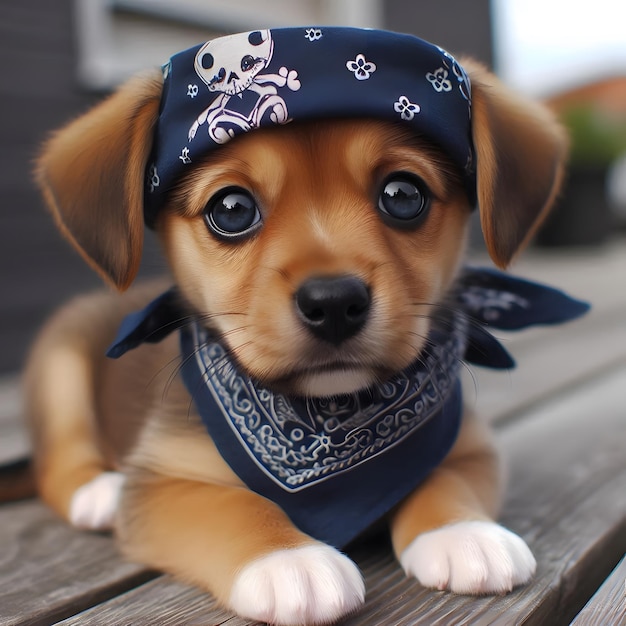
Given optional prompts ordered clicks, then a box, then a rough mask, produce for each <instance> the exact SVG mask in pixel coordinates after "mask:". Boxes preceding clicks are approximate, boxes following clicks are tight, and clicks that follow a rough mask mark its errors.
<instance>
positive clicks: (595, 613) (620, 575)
mask: <svg viewBox="0 0 626 626" xmlns="http://www.w3.org/2000/svg"><path fill="white" fill-rule="evenodd" d="M624 624H626V557H624V558H623V559H622V560H621V561H620V563H619V564H618V566H617V567H616V568H615V569H614V570H613V572H612V574H611V575H610V576H609V578H607V580H606V581H605V582H604V583H603V584H602V586H601V587H600V589H598V591H597V592H596V593H595V594H594V596H593V598H591V600H589V602H587V604H586V605H585V606H584V608H583V610H582V611H581V612H580V613H579V614H578V615H577V616H576V619H575V620H574V621H573V622H572V624H571V626H624Z"/></svg>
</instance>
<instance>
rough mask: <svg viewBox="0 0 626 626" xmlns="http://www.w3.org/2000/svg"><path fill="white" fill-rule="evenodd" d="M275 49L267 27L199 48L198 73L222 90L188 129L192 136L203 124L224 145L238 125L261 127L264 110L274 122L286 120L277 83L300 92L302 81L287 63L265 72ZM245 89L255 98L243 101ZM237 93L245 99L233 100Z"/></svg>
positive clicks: (213, 87) (244, 128) (245, 128)
mask: <svg viewBox="0 0 626 626" xmlns="http://www.w3.org/2000/svg"><path fill="white" fill-rule="evenodd" d="M273 51H274V41H273V39H272V35H271V32H270V31H269V30H256V31H252V32H250V33H241V34H238V35H231V36H230V37H222V38H220V39H217V40H214V41H209V42H207V43H206V44H204V46H202V48H200V50H199V51H198V53H197V54H196V58H195V63H194V67H195V70H196V73H197V74H198V76H199V77H200V78H201V79H202V81H203V82H204V83H205V85H206V86H207V87H208V89H209V91H211V92H217V93H218V94H219V95H218V96H217V97H216V98H215V99H214V100H213V102H211V104H210V105H209V107H207V108H206V109H205V110H204V111H202V113H201V114H200V115H199V116H198V119H196V121H195V122H194V123H193V125H192V126H191V128H190V129H189V137H188V138H189V141H191V140H192V139H193V138H194V137H195V136H196V133H197V132H198V128H199V127H200V126H202V124H205V123H206V124H207V125H208V133H209V136H210V137H211V139H213V141H215V142H216V143H220V144H221V143H225V142H227V141H228V140H229V139H230V138H231V137H233V136H234V135H235V132H234V127H238V128H240V129H241V130H242V131H244V132H245V131H249V130H250V129H251V128H255V127H258V126H259V125H260V122H261V120H262V119H263V117H264V116H265V115H269V119H270V120H271V121H272V122H274V123H275V124H284V123H285V122H287V121H288V112H287V104H286V103H285V101H284V100H283V98H282V97H281V96H280V95H278V89H277V88H278V87H285V86H286V87H287V88H288V89H290V90H291V91H298V89H300V81H299V80H298V73H297V72H296V71H295V70H288V69H287V68H286V67H281V68H280V69H279V70H278V74H262V73H261V72H262V71H263V70H264V69H266V68H267V66H268V65H269V63H270V61H271V59H272V53H273ZM244 92H248V93H252V94H254V96H256V97H255V98H254V99H253V101H252V102H251V103H247V104H244V102H243V98H244ZM235 95H236V96H238V97H239V99H240V100H241V102H239V103H237V102H236V101H232V102H231V99H232V97H233V96H235ZM237 105H239V106H237ZM246 107H247V108H246ZM241 108H243V109H244V110H243V111H242V110H241Z"/></svg>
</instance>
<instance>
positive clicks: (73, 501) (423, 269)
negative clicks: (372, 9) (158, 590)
mask: <svg viewBox="0 0 626 626" xmlns="http://www.w3.org/2000/svg"><path fill="white" fill-rule="evenodd" d="M465 67H466V69H468V70H469V74H470V77H471V81H472V116H473V117H472V136H473V142H474V146H475V149H476V153H477V181H478V182H477V194H478V199H479V205H480V217H481V223H482V228H483V232H484V236H485V240H486V243H487V247H488V250H489V253H490V255H491V257H492V259H493V260H494V262H495V263H496V264H497V265H498V266H505V265H507V264H508V263H509V262H510V260H511V259H512V257H513V256H514V255H515V254H517V253H518V252H519V251H520V250H521V249H522V248H523V247H524V245H525V244H526V242H527V241H528V240H529V239H530V237H531V236H532V234H533V232H534V231H535V229H536V228H537V226H538V225H539V223H540V222H541V220H542V219H543V217H544V215H545V213H546V211H547V210H548V208H549V206H550V204H551V203H552V201H553V198H554V196H555V194H556V193H557V191H558V187H559V184H560V179H561V175H562V167H563V160H564V155H565V143H566V142H565V139H564V137H563V135H562V133H561V130H560V128H559V127H558V126H557V125H556V124H555V123H554V122H553V121H552V119H551V118H550V117H549V115H548V114H547V113H546V112H545V111H544V110H543V109H542V108H540V107H537V106H535V105H532V104H531V103H528V102H521V101H520V100H519V99H518V98H517V97H514V96H513V95H512V94H510V93H508V92H507V91H506V90H505V89H504V88H503V87H502V86H501V85H500V84H499V83H498V82H497V81H496V79H495V78H494V77H493V76H491V75H490V74H488V73H487V72H486V71H485V70H483V69H482V68H481V67H479V66H477V65H475V64H473V63H470V62H467V63H465ZM160 97H161V80H160V77H155V76H147V77H140V78H137V79H135V80H133V81H131V82H129V83H128V84H126V85H125V86H124V87H122V88H121V89H120V91H119V92H118V93H117V94H115V95H114V96H112V97H111V98H110V99H109V100H107V101H106V102H104V103H103V104H102V105H100V106H99V107H98V108H96V109H94V110H93V111H91V112H89V113H88V114H87V115H85V116H84V117H82V118H80V119H78V120H77V121H75V122H73V123H72V124H70V125H69V126H68V127H67V128H65V129H63V130H62V131H60V132H59V133H58V134H57V135H55V136H54V137H53V138H52V139H51V141H50V142H49V143H48V144H47V146H46V148H45V150H44V153H43V155H42V157H41V159H40V162H39V167H38V180H39V182H40V185H41V186H42V188H43V191H44V194H45V196H46V199H47V201H48V204H49V205H50V208H51V210H52V212H53V214H54V216H55V218H56V220H57V223H58V225H59V227H60V228H61V230H62V231H63V232H64V233H65V234H66V236H67V237H68V238H69V239H70V241H71V242H72V243H73V244H74V245H75V246H76V247H77V248H78V250H80V251H81V253H82V254H83V256H84V257H85V258H86V260H87V261H88V262H89V263H90V264H91V265H92V266H93V267H94V268H95V269H96V270H98V271H99V272H100V274H101V275H102V276H103V277H104V278H105V279H106V280H107V281H108V282H109V283H111V284H113V285H114V286H116V287H117V288H119V289H120V290H123V289H126V288H127V287H128V286H129V285H130V284H131V283H132V282H133V279H134V277H135V275H136V272H137V268H138V265H139V259H140V256H141V248H142V236H143V235H142V230H143V223H142V222H143V199H142V180H143V174H144V170H145V169H146V165H147V161H148V158H149V154H150V150H151V143H152V129H153V126H154V124H155V120H156V118H157V115H158V109H159V101H160ZM394 172H403V173H407V172H408V173H410V174H411V175H412V176H415V177H418V178H419V180H421V181H422V182H423V187H422V189H421V193H423V194H424V196H427V203H428V211H427V214H425V216H424V219H423V220H422V221H421V222H420V224H419V226H416V227H415V228H410V229H401V228H396V227H394V226H393V225H389V223H388V222H387V221H385V219H381V217H380V215H379V214H378V212H377V210H376V207H377V206H379V204H380V197H379V196H380V194H381V186H384V182H385V181H386V180H389V177H390V176H393V173H394ZM230 188H237V189H243V190H247V191H248V192H249V194H250V197H252V198H254V199H255V201H256V203H257V206H258V211H259V215H260V219H261V222H260V223H261V227H258V228H256V230H255V232H254V235H253V236H250V237H246V238H242V239H240V240H237V241H235V242H233V241H223V240H222V239H220V238H219V237H216V236H214V233H213V231H212V229H211V228H212V227H208V226H207V209H206V207H207V202H208V201H209V199H211V198H215V197H216V194H217V196H219V194H220V193H222V190H224V189H230ZM209 205H210V203H209ZM470 212H471V207H470V206H469V202H468V200H467V195H466V193H465V191H464V188H463V184H462V181H461V178H460V176H459V174H458V172H457V170H456V167H455V166H454V165H453V164H452V163H451V161H450V159H449V158H448V156H447V155H446V154H445V153H444V152H442V151H441V150H440V149H438V148H436V147H434V146H433V144H432V143H431V142H427V141H425V140H423V139H420V138H419V137H416V135H415V134H413V133H412V132H411V131H409V130H407V129H405V128H403V127H401V126H400V125H398V124H394V123H390V122H383V121H378V120H371V119H364V120H341V121H339V120H325V121H313V122H302V123H299V122H294V123H292V124H289V125H286V126H281V127H277V128H271V129H265V130H260V129H259V130H255V131H254V132H251V133H249V134H246V135H245V136H242V137H237V138H236V139H234V140H232V141H231V142H229V143H227V144H225V145H224V146H223V147H221V148H220V149H219V150H218V151H216V152H215V153H214V154H212V155H210V156H208V157H206V158H205V159H204V160H203V162H202V164H200V165H198V166H197V167H196V168H195V169H193V170H192V171H191V172H190V173H189V174H188V175H186V176H185V177H183V179H182V180H180V181H179V182H178V184H177V185H176V187H175V188H174V189H173V191H172V193H171V194H170V196H169V198H168V201H167V205H166V207H165V209H164V210H163V211H161V213H160V214H159V216H158V219H157V221H156V225H155V229H156V232H157V233H158V236H159V238H160V240H161V241H162V243H163V249H164V251H165V255H166V257H167V259H168V262H169V264H170V267H171V271H172V274H173V277H174V281H175V284H176V285H177V287H178V289H179V291H180V293H181V295H182V298H183V300H184V302H185V303H186V305H187V307H188V310H189V311H190V314H193V315H195V316H196V317H199V318H201V319H202V320H203V322H204V324H205V325H206V326H208V327H210V328H211V329H212V332H214V333H215V334H216V335H217V336H218V337H219V338H220V340H221V341H222V342H223V344H225V345H226V346H227V348H228V350H229V352H230V353H231V354H232V355H233V357H234V359H236V362H237V363H238V365H239V366H240V367H241V369H242V370H244V371H245V372H247V374H249V375H250V376H251V377H253V378H254V379H255V380H258V381H261V382H262V383H263V384H264V385H266V386H268V387H270V388H276V389H278V390H280V391H283V392H285V393H288V394H294V395H304V396H333V395H335V394H343V393H352V392H355V391H356V390H359V389H362V388H364V387H367V386H369V385H371V384H374V383H376V382H377V381H381V380H386V379H387V378H388V377H389V376H391V375H392V374H394V373H395V372H399V371H401V370H403V369H404V368H406V367H407V366H408V365H409V364H410V363H412V362H413V361H415V359H416V358H417V357H419V355H420V354H421V353H422V352H423V350H424V348H425V347H426V337H427V336H428V334H429V331H430V329H431V327H432V326H433V324H435V323H436V321H437V320H436V317H434V315H435V314H434V311H436V305H437V304H438V303H441V302H444V301H445V298H446V297H447V294H448V292H449V290H450V289H451V287H452V285H453V284H454V281H455V278H456V276H457V271H458V269H459V266H460V263H461V261H462V258H463V252H464V246H465V243H464V242H465V235H466V229H467V223H468V218H469V216H470ZM209 219H210V216H209ZM319 276H324V277H345V276H348V277H355V278H356V280H358V281H359V282H360V283H361V284H364V285H366V286H367V292H368V294H369V296H370V301H369V303H368V311H367V322H366V323H364V324H359V328H358V329H355V330H354V334H353V336H352V337H351V338H350V340H349V341H342V342H340V343H339V342H337V345H335V344H334V343H333V342H332V341H329V340H328V338H320V336H319V335H318V334H316V333H314V332H311V328H310V327H311V325H312V318H313V315H309V316H308V319H305V318H307V314H306V313H305V314H304V317H303V312H302V306H300V310H298V304H297V302H296V301H297V297H296V296H294V294H297V292H298V290H299V289H300V288H301V286H302V285H303V284H304V283H306V282H307V281H310V280H311V279H312V278H316V277H319ZM162 288H163V285H162V284H150V285H146V286H144V287H141V288H135V289H133V290H130V291H128V292H127V293H126V294H123V295H121V296H113V295H110V294H99V295H95V296H89V297H86V298H83V299H78V300H76V301H74V302H72V303H71V304H70V305H69V306H67V307H66V308H65V309H64V310H62V311H61V312H60V313H59V314H58V315H57V316H56V317H55V318H54V319H53V320H52V321H51V322H50V323H49V324H48V326H47V328H46V329H45V330H44V332H43V333H42V336H41V337H40V339H39V341H38V343H37V344H36V345H35V347H34V350H33V355H32V359H31V362H30V365H29V368H28V372H27V398H28V403H29V406H28V411H29V415H30V419H31V424H32V430H33V437H34V444H35V445H34V447H35V460H36V468H37V475H38V483H39V488H40V491H41V495H42V497H43V498H44V499H45V500H46V501H47V502H48V503H49V504H50V505H51V506H52V507H53V508H54V509H55V510H56V511H57V512H58V513H59V514H60V515H61V516H63V517H64V518H66V519H68V520H69V521H70V522H71V523H73V524H75V525H76V526H79V527H86V528H106V527H110V526H114V528H115V530H116V533H117V534H118V537H119V541H120V545H121V548H122V550H123V551H124V553H125V554H126V555H128V557H129V558H131V559H134V560H137V561H140V562H143V563H146V564H148V565H150V566H153V567H156V568H160V569H164V570H166V571H169V572H172V573H174V574H176V575H178V576H179V577H180V578H181V579H183V580H186V581H189V582H191V583H194V584H196V585H199V586H200V587H203V588H205V589H207V590H209V591H210V592H211V593H213V594H215V596H216V597H217V598H218V599H219V600H220V601H221V602H222V603H224V605H226V606H228V607H230V608H231V609H233V610H234V611H236V612H239V613H240V614H243V615H245V616H248V617H251V618H255V619H261V620H267V621H269V622H271V623H277V624H291V623H305V624H317V623H326V622H330V621H333V620H335V619H337V618H339V617H340V616H341V615H343V614H345V613H347V612H349V611H352V610H354V609H355V608H356V607H358V606H359V605H360V604H361V603H362V601H363V596H364V588H363V583H362V580H361V577H360V574H359V572H358V570H357V568H356V566H355V565H354V564H353V563H352V562H351V561H350V560H349V559H348V558H347V557H346V556H344V555H342V554H341V553H340V552H338V551H337V550H335V549H334V548H332V547H330V546H328V545H324V544H323V543H321V542H319V541H316V540H315V539H313V538H311V537H310V536H308V535H307V534H305V533H303V532H302V531H300V530H299V529H297V528H296V527H295V526H294V524H293V523H292V522H291V521H290V519H289V518H288V517H287V515H286V514H285V513H284V512H283V511H282V510H281V509H280V508H279V507H278V506H277V505H276V504H274V503H273V502H272V501H270V500H268V499H266V498H264V497H262V496H260V495H257V494H256V493H254V492H253V491H251V490H249V489H248V488H246V487H245V485H244V484H243V482H242V481H241V479H240V478H239V477H238V476H237V475H236V474H235V473H234V472H233V470H232V469H231V468H230V467H229V465H228V464H227V463H226V462H225V461H224V459H223V458H222V456H221V455H220V453H219V452H218V450H217V448H216V446H215V444H214V442H213V440H212V439H211V438H210V437H209V436H208V434H207V433H206V431H205V429H204V427H203V425H202V423H201V421H200V418H199V416H198V415H197V413H196V411H195V409H194V406H193V404H192V402H191V399H190V396H189V393H188V391H187V390H186V389H185V387H184V386H183V383H182V381H181V380H180V379H179V377H178V376H177V375H176V374H177V371H178V369H177V368H178V365H179V363H178V360H179V349H178V345H177V340H176V339H175V338H174V337H172V336H170V337H168V338H166V339H164V340H163V341H162V342H160V343H157V344H154V345H152V344H151V345H146V344H144V345H142V346H140V347H139V348H137V349H136V350H133V351H132V352H130V353H129V354H127V355H126V356H124V357H123V358H122V359H120V360H119V361H113V360H108V359H106V358H105V357H104V353H105V350H106V347H107V346H108V345H109V344H110V342H111V341H112V340H113V338H114V336H115V333H116V330H117V328H118V326H119V325H120V322H121V320H122V318H123V317H124V315H126V314H127V313H129V312H131V311H133V310H136V309H137V308H140V307H142V306H144V305H145V304H146V303H147V302H148V301H149V300H150V299H151V298H153V297H154V296H156V295H157V294H158V293H160V292H161V290H162ZM294 302H296V304H294ZM118 472H120V473H118ZM122 472H123V473H122ZM500 483H501V479H500V472H499V469H498V463H497V458H496V455H495V452H494V450H493V448H492V445H491V443H490V439H489V436H488V434H487V432H486V430H485V428H484V427H483V426H482V425H481V423H480V422H479V421H477V420H476V419H475V418H474V417H473V416H472V415H471V414H466V415H465V416H464V419H463V423H462V426H461V430H460V433H459V436H458V438H457V440H456V443H455V444H454V447H453V448H452V450H451V451H450V453H449V454H448V455H447V456H446V458H445V459H444V461H443V463H442V464H441V465H439V467H437V468H436V469H435V470H434V471H433V472H432V473H431V474H430V475H429V477H428V478H427V479H426V480H425V481H424V482H422V483H421V485H420V486H419V487H418V488H417V489H415V490H414V491H413V493H411V494H410V495H409V496H408V497H407V498H405V499H404V500H403V502H402V503H401V504H400V505H399V506H398V507H396V508H395V509H394V511H393V513H392V514H390V515H389V525H390V530H391V534H392V539H393V546H394V551H395V553H396V555H397V557H398V559H399V560H400V562H401V563H402V565H403V567H404V568H405V570H406V572H407V574H408V575H412V576H415V577H416V578H417V579H418V580H419V581H420V582H421V583H422V584H424V585H426V586H431V587H435V588H440V589H444V588H448V589H451V590H452V591H455V592H460V593H502V592H505V591H508V590H510V589H511V588H512V587H513V586H515V585H518V584H522V583H525V582H527V581H528V580H529V578H530V576H531V575H532V573H533V571H534V568H535V563H534V559H533V557H532V555H531V553H530V551H529V550H528V548H527V547H526V545H525V544H524V542H523V541H522V540H521V539H520V538H519V537H517V536H516V535H514V534H512V533H511V532H509V531H507V530H505V529H504V528H502V527H501V526H499V525H498V524H497V523H496V522H494V521H493V520H494V517H495V516H496V515H497V512H498V506H499V500H500V491H501V484H500ZM120 493H121V496H120Z"/></svg>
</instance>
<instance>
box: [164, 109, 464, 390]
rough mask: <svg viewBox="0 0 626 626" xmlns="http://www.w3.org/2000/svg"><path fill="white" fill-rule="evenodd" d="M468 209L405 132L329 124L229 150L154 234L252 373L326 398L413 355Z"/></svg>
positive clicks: (271, 133)
mask: <svg viewBox="0 0 626 626" xmlns="http://www.w3.org/2000/svg"><path fill="white" fill-rule="evenodd" d="M399 190H400V193H399V192H398V191H399ZM469 212H470V209H469V206H468V202H467V199H466V196H465V192H464V190H463V187H462V184H461V182H460V177H459V175H458V174H457V173H456V172H455V170H454V167H453V166H452V165H451V164H450V163H449V162H448V161H447V160H446V159H445V157H444V156H443V155H441V154H440V153H439V151H437V150H436V149H434V148H432V147H431V146H429V145H428V144H427V143H425V142H424V141H422V140H419V139H417V138H416V137H415V136H414V135H413V134H412V133H410V132H408V131H406V130H404V129H402V128H401V127H398V126H397V125H392V124H389V123H385V122H377V121H333V122H330V121H327V122H310V123H302V124H297V123H294V124H290V125H288V126H284V127H280V128H276V129H271V130H259V131H258V132H255V133H250V134H248V135H246V136H244V137H240V138H237V139H235V140H233V141H232V142H231V143H229V144H228V145H227V146H226V147H224V149H223V151H221V152H220V154H219V156H218V155H217V154H215V155H214V156H213V157H212V158H210V159H209V160H207V162H206V163H205V164H203V165H202V166H200V167H198V168H197V169H196V170H195V171H194V172H193V173H191V174H190V175H189V176H188V177H186V178H185V179H184V180H182V181H181V182H180V184H179V185H178V186H177V188H176V190H175V191H174V192H173V194H172V196H171V199H170V202H169V206H168V210H167V211H164V212H163V213H162V216H161V218H160V219H159V221H158V225H157V229H158V231H159V232H160V233H161V236H162V238H163V241H164V244H165V250H166V254H167V256H168V258H169V260H170V263H171V266H172V269H173V272H174V275H175V277H176V279H177V280H176V282H177V283H178V284H179V285H180V287H181V289H182V290H183V292H184V294H185V296H186V298H187V299H188V300H189V301H190V302H191V304H192V306H193V308H194V309H195V310H197V311H202V312H205V313H206V315H207V323H208V324H209V325H210V326H212V327H213V328H214V329H217V331H218V333H219V334H220V336H221V337H223V338H224V340H225V342H226V343H227V344H228V345H229V346H230V348H231V351H232V353H233V354H234V355H235V357H236V358H237V360H238V361H239V363H241V364H242V365H243V366H244V368H245V369H246V370H247V371H248V372H249V373H251V374H252V375H253V376H254V377H255V378H258V379H261V380H263V381H264V382H265V383H266V384H270V385H272V386H274V387H280V388H283V389H286V390H289V391H295V392H297V393H305V394H312V395H320V394H322V395H325V394H333V393H339V392H347V391H353V390H355V389H358V388H361V387H363V386H366V385H368V384H371V383H372V382H374V381H375V380H377V379H384V378H386V377H388V376H389V375H390V374H391V373H393V372H396V371H398V370H400V369H402V368H404V367H405V366H407V365H408V364H409V363H410V362H411V361H413V360H414V359H415V357H416V355H417V354H419V352H420V350H421V348H422V347H423V344H424V341H425V338H426V335H427V334H428V329H429V319H430V315H431V313H432V312H433V305H434V304H435V303H437V302H438V301H439V300H440V299H441V297H442V296H443V293H444V292H445V290H446V288H447V287H448V285H449V284H450V282H451V280H452V279H453V277H454V274H455V271H456V268H457V265H458V262H459V259H460V256H461V253H462V250H463V241H464V232H465V224H466V221H467V216H468V215H469ZM182 251H185V252H184V253H181V252H182Z"/></svg>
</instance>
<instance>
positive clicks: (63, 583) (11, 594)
mask: <svg viewBox="0 0 626 626" xmlns="http://www.w3.org/2000/svg"><path fill="white" fill-rule="evenodd" d="M0 546H1V549H0V626H18V625H22V624H23V625H28V626H37V625H40V624H41V625H44V624H51V623H53V622H55V621H57V620H58V619H63V618H64V617H66V616H68V615H74V614H75V613H77V612H80V611H82V610H83V609H85V608H88V607H90V606H93V605H94V604H97V603H99V602H102V601H103V600H106V599H107V598H111V597H113V596H115V595H117V594H119V593H121V592H123V591H125V590H126V589H129V588H132V587H135V586H136V585H138V584H140V583H142V582H144V581H146V580H148V579H149V578H151V577H153V576H154V574H151V573H149V572H148V571H147V570H146V569H145V568H143V567H141V566H138V565H134V564H130V563H125V562H124V561H123V560H122V558H121V557H120V556H119V555H118V553H117V550H116V548H115V546H114V544H113V540H112V539H111V538H110V537H107V536H105V535H98V534H93V533H91V534H90V533H84V532H79V531H76V530H74V529H72V528H70V527H69V526H68V525H67V524H65V523H64V522H62V521H61V520H59V519H57V518H55V517H54V515H53V514H52V513H51V512H50V511H49V510H48V509H47V508H46V507H45V506H44V505H43V504H41V503H39V502H34V501H31V502H19V503H14V504H11V505H10V506H3V507H0Z"/></svg>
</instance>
